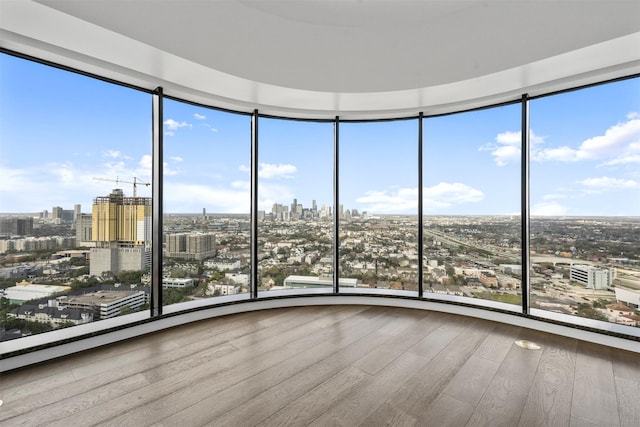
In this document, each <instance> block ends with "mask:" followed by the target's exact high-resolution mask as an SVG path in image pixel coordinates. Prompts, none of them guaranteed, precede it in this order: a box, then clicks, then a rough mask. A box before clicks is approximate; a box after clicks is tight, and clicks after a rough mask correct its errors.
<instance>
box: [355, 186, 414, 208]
mask: <svg viewBox="0 0 640 427" xmlns="http://www.w3.org/2000/svg"><path fill="white" fill-rule="evenodd" d="M356 202H358V203H361V204H364V205H366V206H364V207H363V208H362V210H363V211H367V212H374V213H402V212H412V213H417V212H418V189H417V188H399V189H392V190H384V191H376V190H373V191H367V192H366V193H365V195H364V196H362V197H358V198H357V199H356Z"/></svg>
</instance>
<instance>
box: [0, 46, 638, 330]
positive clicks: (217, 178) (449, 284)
mask: <svg viewBox="0 0 640 427" xmlns="http://www.w3.org/2000/svg"><path fill="white" fill-rule="evenodd" d="M0 61H1V62H0V66H1V67H2V79H1V80H0V84H1V87H0V89H1V92H2V98H0V103H1V104H0V107H1V110H2V111H1V114H0V128H1V133H0V174H1V176H2V180H1V181H0V217H1V218H0V263H1V265H0V288H1V289H2V299H0V301H1V303H2V305H1V307H0V310H1V311H0V316H1V318H0V321H1V322H2V324H1V325H0V327H1V328H4V330H3V331H2V333H3V334H4V335H5V336H6V337H13V336H16V337H20V336H22V335H24V334H33V333H38V332H44V331H49V330H54V329H58V328H62V327H67V326H72V325H75V324H82V323H89V322H92V321H97V320H100V319H106V318H111V317H116V316H119V315H122V314H127V313H132V312H137V311H145V309H146V308H148V306H149V304H148V301H149V293H150V286H149V283H150V262H151V251H152V250H153V248H154V245H152V241H151V229H152V204H151V188H152V181H151V180H152V174H151V165H152V161H151V160H152V152H151V151H152V150H151V139H152V131H151V114H150V113H151V95H150V94H149V93H145V92H143V91H139V90H136V89H133V88H127V87H123V86H119V85H116V84H113V83H107V82H104V81H101V80H97V79H95V78H91V77H87V76H83V75H79V74H76V73H72V72H69V71H64V70H61V69H57V68H53V67H49V66H46V65H42V64H39V63H35V62H31V61H27V60H25V59H20V58H16V57H13V56H9V55H5V54H2V55H1V56H0ZM638 94H640V80H639V79H637V78H636V79H629V80H624V81H619V82H614V83H609V84H603V85H599V86H594V87H590V88H587V89H582V90H576V91H573V92H567V93H563V94H557V95H552V96H547V97H540V98H536V99H533V100H532V101H530V107H531V112H530V117H531V120H530V123H531V131H530V138H529V139H530V171H531V173H530V181H529V186H530V193H531V196H530V214H531V233H530V251H531V259H530V260H529V266H530V282H531V294H530V297H531V298H530V303H531V304H530V305H531V307H532V308H533V309H535V310H534V314H536V313H540V311H538V309H540V310H544V311H545V312H547V313H548V312H558V313H564V314H571V315H577V316H580V317H583V318H590V319H596V320H602V321H608V322H612V323H618V324H623V325H630V326H637V324H638V322H639V320H640V313H639V311H638V307H639V306H640V267H639V261H638V257H639V256H640V245H639V244H638V242H640V221H639V220H638V215H637V212H638V211H639V209H640V197H639V196H640V175H639V173H638V164H639V163H640V140H639V139H638V138H639V135H640V95H638ZM422 123H423V146H422V153H423V156H422V179H423V189H422V194H423V205H422V208H423V213H424V216H423V224H424V227H423V246H422V250H423V259H422V260H418V244H419V242H418V216H417V215H418V204H419V199H418V194H419V191H418V173H419V172H418V167H419V162H418V158H417V156H418V129H419V127H418V120H417V119H406V120H392V121H374V122H340V123H338V130H339V132H338V148H339V152H338V153H337V158H338V160H339V171H338V172H339V174H338V176H339V181H338V183H337V188H338V189H339V203H338V206H337V207H334V196H335V195H334V172H335V171H334V167H335V163H334V160H335V158H334V156H335V155H336V153H334V129H335V128H334V126H335V124H334V123H333V122H332V121H324V122H323V121H302V120H287V119H275V118H266V117H260V118H259V129H260V132H259V138H258V159H257V160H258V162H257V172H258V185H257V192H258V193H257V196H258V206H257V218H256V220H257V221H256V222H257V225H258V233H257V234H256V235H254V234H252V230H251V216H250V215H251V208H250V202H251V164H252V159H251V126H250V124H251V117H250V115H249V114H242V113H230V112H223V111H219V110H215V109H212V108H205V107H201V106H195V105H193V104H189V103H185V102H179V101H176V100H172V99H165V101H164V116H163V149H164V158H163V164H164V167H163V171H164V175H163V181H164V192H163V194H162V201H163V210H164V217H163V226H164V238H163V242H162V245H158V246H157V247H158V248H160V247H162V250H163V254H164V256H163V266H162V276H163V277H162V281H161V282H162V284H163V285H162V286H163V303H164V304H165V305H167V304H174V303H178V302H188V301H194V300H204V299H207V300H209V299H211V297H215V296H228V295H234V294H239V293H247V292H248V291H249V290H250V289H251V286H252V283H251V277H252V274H251V270H250V266H251V265H252V260H251V251H250V247H251V242H252V239H256V241H257V243H258V245H257V246H258V259H257V260H255V262H256V265H257V267H258V280H259V281H258V283H257V284H255V285H256V288H257V289H259V290H271V289H290V290H292V291H293V292H295V289H296V288H321V289H325V290H327V291H328V292H330V291H331V289H332V288H331V286H332V284H333V280H334V277H335V276H336V275H338V276H339V280H340V289H342V290H345V289H349V288H356V287H370V288H378V289H387V290H389V291H396V290H404V291H417V289H418V283H419V280H418V279H419V278H418V274H419V273H418V271H419V269H418V266H419V263H420V262H422V268H423V277H422V280H423V290H424V295H425V296H426V297H431V298H438V296H439V295H447V294H448V295H457V296H466V297H471V298H478V299H483V300H485V302H486V301H497V302H501V303H507V304H510V306H509V307H510V308H511V307H513V308H514V310H517V309H518V307H519V304H521V302H522V297H521V295H522V292H523V290H522V289H521V288H522V285H521V276H522V268H523V266H522V255H521V250H520V245H521V240H522V239H521V230H522V229H521V218H520V214H521V197H522V190H523V189H524V188H525V187H524V186H523V183H522V182H521V167H522V165H521V151H520V147H521V140H522V135H521V131H520V129H521V104H520V103H514V104H512V105H506V106H498V107H492V108H487V109H484V110H478V111H472V112H465V113H458V114H451V115H446V116H438V117H425V118H424V119H423V122H422ZM336 216H337V217H338V228H339V232H340V235H339V237H340V239H339V245H340V247H339V251H338V253H339V256H338V260H337V264H338V266H339V271H334V266H335V264H336V263H335V261H336V260H334V258H333V256H334V249H335V248H334V241H335V240H334V239H335V236H334V230H335V220H336ZM105 300H107V303H106V304H105ZM212 301H213V300H212ZM185 307H186V306H185ZM502 307H504V306H502ZM580 323H584V322H583V321H580ZM593 325H595V327H599V326H598V324H593ZM0 330H2V329H0Z"/></svg>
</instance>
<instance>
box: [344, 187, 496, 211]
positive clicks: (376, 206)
mask: <svg viewBox="0 0 640 427" xmlns="http://www.w3.org/2000/svg"><path fill="white" fill-rule="evenodd" d="M423 198H424V207H425V210H427V211H431V212H433V211H436V210H439V209H446V208H450V207H452V206H456V205H461V204H465V203H476V202H480V201H481V200H482V199H484V194H483V193H482V191H480V190H478V189H475V188H473V187H470V186H468V185H466V184H462V183H458V182H456V183H447V182H441V183H439V184H437V185H434V186H432V187H425V188H424V189H423ZM356 202H358V203H360V204H362V205H364V206H362V210H363V211H367V212H373V213H405V212H406V213H416V212H417V209H418V189H417V188H393V189H389V190H371V191H367V192H366V193H365V194H364V196H361V197H358V198H357V199H356Z"/></svg>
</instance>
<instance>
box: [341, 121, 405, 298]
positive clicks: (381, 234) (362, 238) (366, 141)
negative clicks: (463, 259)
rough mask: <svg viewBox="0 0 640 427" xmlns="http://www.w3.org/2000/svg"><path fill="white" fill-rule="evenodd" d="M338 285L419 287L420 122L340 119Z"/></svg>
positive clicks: (342, 286)
mask: <svg viewBox="0 0 640 427" xmlns="http://www.w3.org/2000/svg"><path fill="white" fill-rule="evenodd" d="M339 143H340V182H339V186H340V193H339V195H340V206H339V209H338V215H339V218H340V227H339V229H340V281H341V283H340V288H341V289H342V288H351V287H367V288H382V289H396V290H407V291H416V292H417V290H418V216H417V214H418V186H417V183H418V161H417V159H416V157H417V153H418V122H417V120H397V121H389V122H370V123H341V124H340V140H339Z"/></svg>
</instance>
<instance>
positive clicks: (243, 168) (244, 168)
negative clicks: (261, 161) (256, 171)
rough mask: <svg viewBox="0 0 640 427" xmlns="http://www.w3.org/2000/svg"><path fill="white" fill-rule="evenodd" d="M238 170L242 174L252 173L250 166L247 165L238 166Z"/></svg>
mask: <svg viewBox="0 0 640 427" xmlns="http://www.w3.org/2000/svg"><path fill="white" fill-rule="evenodd" d="M238 170H239V171H240V172H245V173H251V168H250V167H249V166H247V165H240V166H238Z"/></svg>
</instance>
